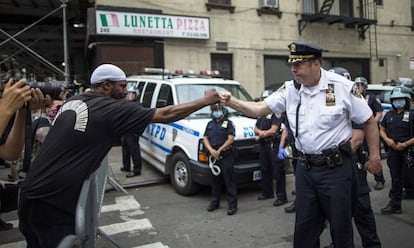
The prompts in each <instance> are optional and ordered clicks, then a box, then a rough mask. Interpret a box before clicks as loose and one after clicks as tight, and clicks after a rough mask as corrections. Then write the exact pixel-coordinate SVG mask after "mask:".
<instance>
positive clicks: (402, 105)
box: [392, 99, 405, 108]
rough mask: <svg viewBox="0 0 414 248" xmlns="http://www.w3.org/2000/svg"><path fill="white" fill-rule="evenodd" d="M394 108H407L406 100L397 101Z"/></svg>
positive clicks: (393, 102)
mask: <svg viewBox="0 0 414 248" xmlns="http://www.w3.org/2000/svg"><path fill="white" fill-rule="evenodd" d="M392 106H394V108H404V107H405V99H396V100H393V101H392Z"/></svg>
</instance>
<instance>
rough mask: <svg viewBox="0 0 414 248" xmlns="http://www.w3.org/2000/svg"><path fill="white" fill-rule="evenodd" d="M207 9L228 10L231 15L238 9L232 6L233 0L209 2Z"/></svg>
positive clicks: (211, 0)
mask: <svg viewBox="0 0 414 248" xmlns="http://www.w3.org/2000/svg"><path fill="white" fill-rule="evenodd" d="M206 8H207V10H208V11H210V10H211V9H226V10H229V11H230V13H234V9H235V8H236V7H234V6H232V5H231V0H208V2H207V3H206Z"/></svg>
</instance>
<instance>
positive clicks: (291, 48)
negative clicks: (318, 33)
mask: <svg viewBox="0 0 414 248" xmlns="http://www.w3.org/2000/svg"><path fill="white" fill-rule="evenodd" d="M290 52H292V53H295V52H296V44H295V43H292V45H290Z"/></svg>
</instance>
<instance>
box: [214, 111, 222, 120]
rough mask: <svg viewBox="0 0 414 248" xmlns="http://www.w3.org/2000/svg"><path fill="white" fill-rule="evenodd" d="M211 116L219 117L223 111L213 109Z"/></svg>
mask: <svg viewBox="0 0 414 248" xmlns="http://www.w3.org/2000/svg"><path fill="white" fill-rule="evenodd" d="M213 117H214V118H215V119H219V118H221V117H223V111H214V112H213Z"/></svg>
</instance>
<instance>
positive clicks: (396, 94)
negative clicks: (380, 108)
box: [390, 87, 411, 100]
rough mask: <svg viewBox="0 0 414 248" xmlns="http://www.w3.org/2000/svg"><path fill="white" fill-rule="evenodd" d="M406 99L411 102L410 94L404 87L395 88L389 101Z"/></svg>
mask: <svg viewBox="0 0 414 248" xmlns="http://www.w3.org/2000/svg"><path fill="white" fill-rule="evenodd" d="M396 98H408V99H410V100H411V94H410V92H409V90H408V89H407V88H406V87H395V88H394V89H393V90H392V92H391V95H390V99H396Z"/></svg>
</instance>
